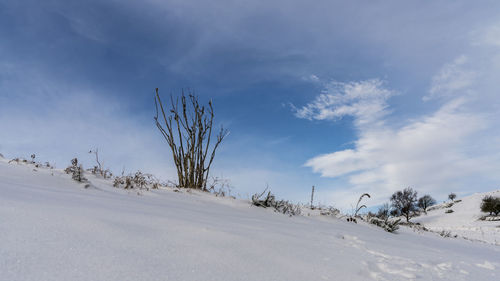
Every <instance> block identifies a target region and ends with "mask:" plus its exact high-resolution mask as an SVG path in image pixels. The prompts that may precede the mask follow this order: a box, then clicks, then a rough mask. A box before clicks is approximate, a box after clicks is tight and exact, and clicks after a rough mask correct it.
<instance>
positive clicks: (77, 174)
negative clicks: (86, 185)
mask: <svg viewBox="0 0 500 281" xmlns="http://www.w3.org/2000/svg"><path fill="white" fill-rule="evenodd" d="M64 171H65V172H66V173H67V174H71V178H72V179H73V180H75V181H77V182H87V179H86V178H85V177H84V176H83V174H84V169H83V167H82V165H81V164H80V165H78V159H77V158H73V159H71V166H68V167H67V168H66V169H65V170H64Z"/></svg>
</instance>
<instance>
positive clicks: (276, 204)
mask: <svg viewBox="0 0 500 281" xmlns="http://www.w3.org/2000/svg"><path fill="white" fill-rule="evenodd" d="M266 191H267V195H266V196H264V194H266ZM252 203H253V205H255V206H258V207H263V208H267V207H271V208H274V210H275V211H276V212H279V213H282V214H285V215H289V216H296V215H300V214H301V213H302V209H301V207H300V205H298V204H293V203H290V202H289V201H285V200H276V197H275V196H274V195H273V194H272V193H271V191H270V190H269V191H268V187H266V189H264V191H263V192H262V193H260V194H259V193H256V194H254V195H253V196H252Z"/></svg>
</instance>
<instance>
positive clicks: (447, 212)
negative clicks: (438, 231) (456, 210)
mask: <svg viewBox="0 0 500 281" xmlns="http://www.w3.org/2000/svg"><path fill="white" fill-rule="evenodd" d="M444 213H445V214H451V213H453V210H452V209H449V210H446V212H444Z"/></svg>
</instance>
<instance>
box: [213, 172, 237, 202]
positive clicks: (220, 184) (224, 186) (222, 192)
mask: <svg viewBox="0 0 500 281" xmlns="http://www.w3.org/2000/svg"><path fill="white" fill-rule="evenodd" d="M208 186H209V187H208V188H207V191H208V192H210V193H212V194H215V196H216V197H226V196H228V197H230V198H236V197H234V196H232V195H231V189H232V187H231V182H230V181H229V180H228V179H225V178H223V177H211V179H210V183H209V184H208Z"/></svg>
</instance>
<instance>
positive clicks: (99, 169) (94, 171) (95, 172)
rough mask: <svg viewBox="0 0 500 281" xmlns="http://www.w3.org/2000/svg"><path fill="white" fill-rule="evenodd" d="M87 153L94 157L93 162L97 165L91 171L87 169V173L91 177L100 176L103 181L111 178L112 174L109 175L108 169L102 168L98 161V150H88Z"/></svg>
mask: <svg viewBox="0 0 500 281" xmlns="http://www.w3.org/2000/svg"><path fill="white" fill-rule="evenodd" d="M89 153H90V154H94V155H95V161H96V164H97V165H95V166H94V167H93V168H92V169H88V171H89V172H91V173H92V174H93V175H96V176H101V177H103V178H105V179H108V178H111V177H113V173H111V171H110V170H109V169H103V168H102V165H101V162H100V161H99V149H98V148H96V149H94V150H90V151H89Z"/></svg>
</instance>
